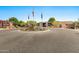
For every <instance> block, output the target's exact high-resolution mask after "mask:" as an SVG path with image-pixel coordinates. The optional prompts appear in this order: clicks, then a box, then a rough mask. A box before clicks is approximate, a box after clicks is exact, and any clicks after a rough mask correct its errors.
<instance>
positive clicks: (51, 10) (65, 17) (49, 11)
mask: <svg viewBox="0 0 79 59" xmlns="http://www.w3.org/2000/svg"><path fill="white" fill-rule="evenodd" d="M33 9H34V11H35V20H36V21H42V20H41V18H40V17H41V16H40V15H41V12H42V13H43V21H47V20H48V19H49V18H50V17H55V18H56V20H57V21H75V20H77V19H78V18H79V6H0V19H1V20H6V19H9V18H10V17H16V18H18V19H19V20H23V21H27V17H28V15H29V16H30V19H33V17H32V10H33Z"/></svg>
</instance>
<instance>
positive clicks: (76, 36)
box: [0, 29, 79, 53]
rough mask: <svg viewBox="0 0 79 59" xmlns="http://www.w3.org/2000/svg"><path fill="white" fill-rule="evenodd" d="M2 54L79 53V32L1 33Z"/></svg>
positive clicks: (0, 48)
mask: <svg viewBox="0 0 79 59" xmlns="http://www.w3.org/2000/svg"><path fill="white" fill-rule="evenodd" d="M0 52H7V53H9V52H13V53H18V52H19V53H79V32H77V31H73V30H66V29H52V30H51V31H44V32H42V31H38V32H20V31H11V32H0Z"/></svg>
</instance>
